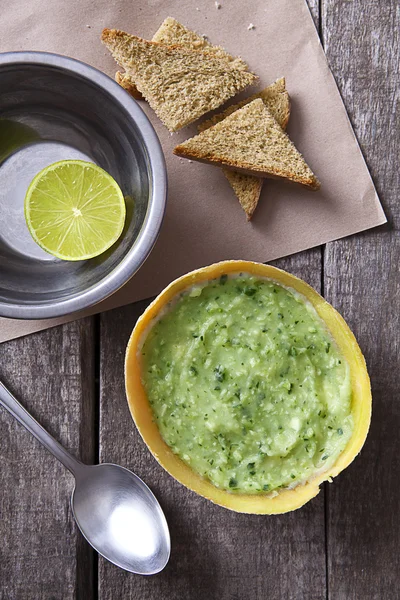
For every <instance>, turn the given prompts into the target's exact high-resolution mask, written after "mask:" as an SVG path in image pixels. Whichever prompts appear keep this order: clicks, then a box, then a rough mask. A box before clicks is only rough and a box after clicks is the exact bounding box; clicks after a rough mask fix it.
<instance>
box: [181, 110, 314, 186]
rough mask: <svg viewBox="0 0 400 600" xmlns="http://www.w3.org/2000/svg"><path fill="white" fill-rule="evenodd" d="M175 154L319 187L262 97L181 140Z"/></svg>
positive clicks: (262, 175)
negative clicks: (193, 135) (187, 138)
mask: <svg viewBox="0 0 400 600" xmlns="http://www.w3.org/2000/svg"><path fill="white" fill-rule="evenodd" d="M174 154H177V155H178V156H182V157H183V158H191V159H194V160H199V161H201V162H205V163H209V164H212V165H216V166H224V167H228V168H230V169H233V170H236V171H239V172H242V173H246V174H248V175H258V176H259V177H272V178H275V179H276V178H278V179H287V180H289V181H294V182H296V183H300V184H302V185H304V186H306V187H309V188H311V189H313V190H317V189H319V187H320V183H319V181H318V179H317V178H316V177H315V175H314V173H313V172H312V171H311V169H310V167H309V166H308V165H307V163H306V162H305V160H304V158H303V157H302V155H301V154H300V152H299V151H298V150H297V149H296V147H295V146H294V144H293V143H292V142H291V141H290V139H289V138H288V136H287V135H286V133H285V132H284V131H283V129H282V127H281V126H280V125H279V124H278V123H277V122H276V120H275V119H274V117H273V116H272V114H271V112H270V111H269V110H268V108H267V107H266V106H265V104H264V103H263V101H262V100H261V99H260V98H258V99H257V100H253V101H252V102H250V104H247V105H246V106H243V108H240V109H239V110H237V111H236V112H234V113H232V114H231V115H229V117H226V118H225V119H224V120H223V121H221V122H220V123H217V124H216V125H213V127H210V128H209V129H206V131H203V132H201V133H199V134H198V135H196V136H195V137H193V138H191V139H189V140H186V142H183V143H182V144H179V145H178V146H177V147H176V148H175V149H174Z"/></svg>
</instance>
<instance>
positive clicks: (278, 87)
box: [197, 77, 290, 221]
mask: <svg viewBox="0 0 400 600" xmlns="http://www.w3.org/2000/svg"><path fill="white" fill-rule="evenodd" d="M257 98H261V100H262V101H263V102H264V104H265V106H267V108H269V110H270V112H271V114H272V116H273V117H274V118H275V120H276V121H277V122H278V123H279V125H280V126H281V127H282V129H286V126H287V124H288V121H289V117H290V98H289V94H288V93H287V91H286V82H285V78H284V77H281V78H280V79H277V80H276V81H275V82H274V83H272V84H271V85H269V86H268V87H266V88H264V89H263V90H261V92H258V93H257V94H253V95H252V96H250V97H249V98H246V99H245V100H242V101H241V102H238V104H234V105H232V106H229V107H228V108H227V109H226V110H224V111H223V112H222V113H219V114H217V115H214V116H213V117H211V119H208V120H207V121H203V123H200V125H198V127H197V129H198V130H199V131H205V130H206V129H209V127H212V126H213V125H215V124H216V123H220V122H221V121H223V120H224V119H225V118H226V117H229V115H231V114H232V113H234V112H235V111H236V110H238V109H239V108H242V107H243V106H246V104H249V103H250V102H252V101H253V100H256V99H257ZM222 172H223V173H224V175H225V177H226V178H227V179H228V181H229V183H230V185H231V187H232V188H233V191H234V192H235V194H236V196H237V198H238V200H239V202H240V204H241V206H242V208H243V210H244V212H245V213H246V217H247V220H248V221H250V219H251V217H252V216H253V213H254V211H255V209H256V208H257V204H258V201H259V199H260V194H261V190H262V186H263V179H260V178H258V177H254V176H253V175H243V173H236V172H235V171H230V170H229V169H226V168H225V167H222Z"/></svg>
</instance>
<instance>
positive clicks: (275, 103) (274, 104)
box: [197, 77, 290, 132]
mask: <svg viewBox="0 0 400 600" xmlns="http://www.w3.org/2000/svg"><path fill="white" fill-rule="evenodd" d="M257 98H261V100H262V101H263V102H264V104H265V106H266V107H267V108H268V109H269V111H270V113H271V114H272V116H273V117H274V119H275V120H276V121H278V123H279V125H280V126H281V127H282V129H286V127H287V124H288V122H289V117H290V97H289V94H288V93H287V90H286V81H285V78H284V77H281V78H280V79H277V80H276V81H275V82H274V83H272V84H271V85H268V86H267V87H266V88H264V89H263V90H261V92H257V93H256V94H253V95H252V96H249V97H248V98H245V99H244V100H241V102H238V103H237V104H232V105H231V106H228V108H226V109H225V110H224V111H223V112H221V113H218V114H217V115H213V116H212V117H211V118H210V119H207V120H206V121H203V122H202V123H200V124H199V125H198V126H197V129H198V130H199V131H200V132H201V131H205V130H206V129H209V128H210V127H212V126H213V125H216V124H217V123H220V122H221V121H223V120H224V119H226V117H229V115H231V114H232V113H234V112H235V111H237V110H238V109H239V108H243V106H246V104H250V102H253V100H257Z"/></svg>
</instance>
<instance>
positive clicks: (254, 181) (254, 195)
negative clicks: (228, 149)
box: [221, 167, 264, 221]
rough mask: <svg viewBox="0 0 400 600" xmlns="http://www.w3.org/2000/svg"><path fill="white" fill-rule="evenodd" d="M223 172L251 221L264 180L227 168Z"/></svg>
mask: <svg viewBox="0 0 400 600" xmlns="http://www.w3.org/2000/svg"><path fill="white" fill-rule="evenodd" d="M221 170H222V172H223V174H224V175H225V177H226V178H227V180H228V181H229V183H230V186H231V188H232V189H233V191H234V192H235V195H236V197H237V199H238V200H239V202H240V206H241V207H242V208H243V210H244V212H245V213H246V218H247V220H248V221H250V219H251V217H252V216H253V213H254V211H255V210H256V208H257V205H258V201H259V199H260V194H261V190H262V187H263V183H264V179H262V178H261V177H254V176H253V175H245V174H244V173H238V172H237V171H230V170H229V169H226V168H225V167H223V168H222V169H221Z"/></svg>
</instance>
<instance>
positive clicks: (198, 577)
mask: <svg viewBox="0 0 400 600" xmlns="http://www.w3.org/2000/svg"><path fill="white" fill-rule="evenodd" d="M277 266H280V267H282V268H286V269H288V270H290V271H292V272H293V273H296V274H298V275H299V276H301V277H304V278H305V279H307V280H308V281H309V282H310V283H311V284H312V285H314V286H315V287H317V288H319V286H320V266H321V257H320V252H319V250H318V249H317V250H313V251H310V252H307V253H303V254H302V255H298V256H292V257H290V258H288V259H284V260H281V261H278V263H277ZM144 307H145V303H140V304H139V305H138V304H136V305H132V306H128V307H125V308H122V309H117V310H114V311H112V312H109V313H105V314H103V315H102V316H101V337H100V339H101V374H100V403H101V404H100V406H101V409H100V460H101V461H115V462H119V463H121V464H122V465H124V466H127V467H128V468H131V469H133V470H134V471H135V472H136V473H137V474H138V475H139V476H140V477H142V478H143V479H144V480H145V481H146V483H148V485H149V486H150V487H151V489H152V490H153V491H154V493H155V494H156V495H157V497H158V498H159V500H160V503H161V505H162V507H163V509H164V511H165V513H166V517H167V519H168V523H169V526H170V530H171V537H172V554H171V560H170V563H169V565H168V566H167V568H166V570H165V571H164V572H163V573H161V574H160V575H157V576H156V577H151V578H144V577H140V576H135V575H131V574H128V573H125V572H123V571H121V570H119V569H117V568H116V567H114V566H113V565H110V564H109V563H107V562H105V561H103V560H102V559H100V564H99V598H100V599H101V600H112V599H114V598H130V599H132V600H133V599H134V600H136V599H137V600H156V599H157V600H158V599H159V598H165V599H168V600H182V599H183V598H184V599H185V600H210V599H214V598H215V599H217V598H218V599H219V600H244V599H245V600H265V598H274V599H275V598H276V599H278V598H279V599H282V600H284V599H292V600H297V599H299V600H300V599H303V598H307V599H308V600H321V599H322V598H325V554H324V550H325V527H324V498H323V494H322V493H321V494H320V496H319V497H317V498H316V499H315V500H313V501H312V502H310V503H309V504H308V505H307V506H306V507H304V508H303V509H302V510H300V511H297V512H294V513H291V514H288V515H282V516H273V517H260V516H251V515H240V514H236V513H233V512H230V511H227V510H225V509H223V508H220V507H218V506H215V505H213V504H212V503H211V502H209V501H207V500H205V499H203V498H200V497H199V496H197V495H196V494H194V493H193V492H190V491H188V490H187V489H186V488H184V487H183V486H181V485H180V484H179V483H177V482H176V481H175V480H174V479H172V477H171V476H169V475H168V474H167V473H166V472H165V471H164V470H163V469H162V468H161V467H160V466H159V465H158V463H157V462H156V461H155V459H154V458H153V457H152V456H151V454H150V452H149V451H148V450H147V448H146V447H145V445H144V443H143V441H142V440H141V438H140V436H139V434H138V433H137V431H136V429H135V427H134V425H133V422H132V420H131V417H130V414H129V410H128V406H127V402H126V399H125V392H124V383H123V361H124V352H125V346H126V343H127V341H128V338H129V335H130V333H131V330H132V328H133V326H134V324H135V322H136V319H137V317H138V316H139V315H140V314H141V313H142V311H143V309H144Z"/></svg>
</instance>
